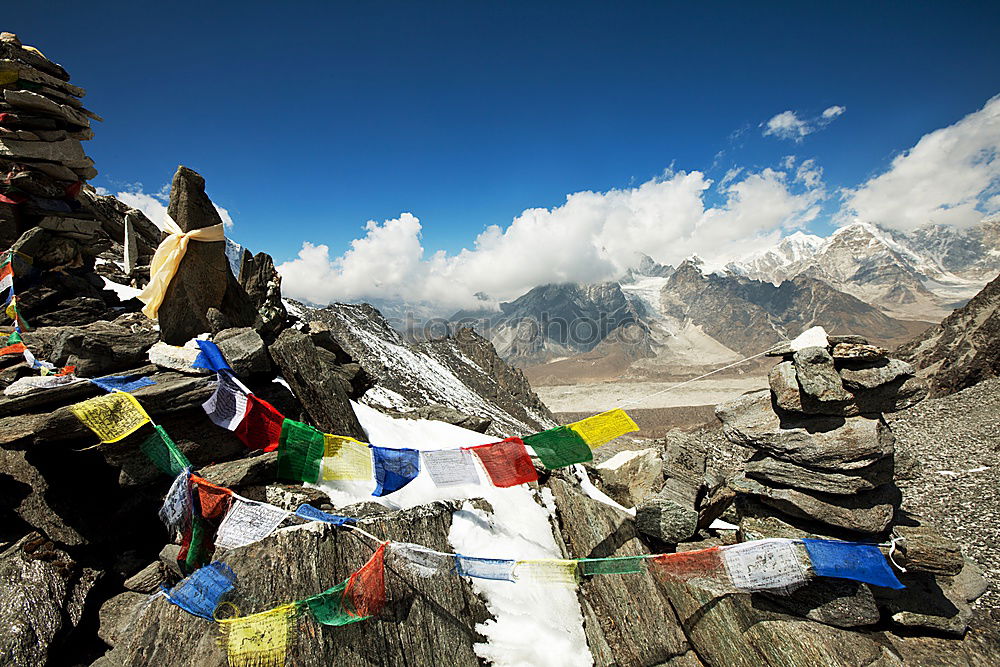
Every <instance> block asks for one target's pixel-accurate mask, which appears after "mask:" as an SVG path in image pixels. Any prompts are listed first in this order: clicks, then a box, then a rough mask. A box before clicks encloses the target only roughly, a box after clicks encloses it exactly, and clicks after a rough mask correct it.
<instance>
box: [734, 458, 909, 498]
mask: <svg viewBox="0 0 1000 667" xmlns="http://www.w3.org/2000/svg"><path fill="white" fill-rule="evenodd" d="M892 464H893V459H892V457H886V458H884V459H881V460H879V461H876V462H875V463H872V464H870V465H868V466H865V467H864V468H858V469H855V470H845V471H844V472H833V471H831V470H814V469H812V468H809V467H808V466H803V465H797V464H795V463H790V462H788V461H782V460H781V459H777V458H774V457H773V456H767V455H760V454H759V455H757V456H754V457H753V458H752V459H750V460H749V461H747V463H746V464H745V465H744V466H743V469H744V471H746V474H747V475H748V476H749V477H753V478H754V479H758V480H761V481H763V482H765V483H768V484H772V485H778V486H792V487H795V488H797V489H805V490H807V491H822V492H824V493H832V494H837V495H851V494H854V493H858V492H859V491H871V490H872V489H874V488H875V487H878V486H881V485H883V484H888V483H890V482H892V479H893V465H892Z"/></svg>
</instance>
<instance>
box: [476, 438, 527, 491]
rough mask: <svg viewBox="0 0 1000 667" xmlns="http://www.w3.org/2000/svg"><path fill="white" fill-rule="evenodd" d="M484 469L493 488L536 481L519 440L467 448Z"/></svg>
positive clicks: (507, 440) (510, 439)
mask: <svg viewBox="0 0 1000 667" xmlns="http://www.w3.org/2000/svg"><path fill="white" fill-rule="evenodd" d="M466 449H468V450H470V451H472V452H473V453H474V454H475V455H476V456H478V457H479V460H480V461H482V463H483V467H484V468H486V474H487V475H489V476H490V481H492V482H493V485H494V486H498V487H501V488H503V487H508V486H517V485H518V484H525V483H528V482H534V481H536V480H537V479H538V473H536V472H535V466H534V465H533V464H532V463H531V457H530V456H528V451H527V450H526V449H525V448H524V442H523V441H522V440H521V439H520V438H507V439H506V440H501V441H500V442H494V443H491V444H488V445H477V446H475V447H467V448H466Z"/></svg>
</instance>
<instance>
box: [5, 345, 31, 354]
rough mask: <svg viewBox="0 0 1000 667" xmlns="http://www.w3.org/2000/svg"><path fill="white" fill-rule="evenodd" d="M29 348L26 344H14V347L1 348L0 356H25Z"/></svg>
mask: <svg viewBox="0 0 1000 667" xmlns="http://www.w3.org/2000/svg"><path fill="white" fill-rule="evenodd" d="M26 349H27V348H26V347H25V346H24V343H14V344H13V345H8V346H7V347H4V348H0V356H3V355H6V354H24V351H25V350H26Z"/></svg>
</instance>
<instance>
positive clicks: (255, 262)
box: [237, 252, 288, 336]
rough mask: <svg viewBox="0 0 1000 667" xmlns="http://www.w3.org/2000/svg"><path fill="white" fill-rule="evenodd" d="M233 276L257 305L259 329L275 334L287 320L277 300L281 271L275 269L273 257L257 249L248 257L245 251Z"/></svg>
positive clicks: (255, 305)
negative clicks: (240, 265)
mask: <svg viewBox="0 0 1000 667" xmlns="http://www.w3.org/2000/svg"><path fill="white" fill-rule="evenodd" d="M237 277H238V278H239V281H240V285H242V286H243V289H245V290H246V293H247V295H248V296H249V297H250V301H251V302H253V304H254V307H256V308H257V313H258V315H260V319H261V331H262V332H264V333H265V334H266V335H270V336H274V335H277V333H278V331H280V330H281V328H283V327H284V324H285V321H286V320H287V319H288V311H287V310H286V309H285V304H284V303H283V302H282V300H281V274H280V273H278V272H277V270H275V268H274V260H273V259H271V256H270V255H268V254H267V253H263V252H259V253H257V254H256V255H254V256H252V257H251V256H250V253H249V252H247V253H245V258H244V262H243V266H242V269H241V270H240V275H239V276H237Z"/></svg>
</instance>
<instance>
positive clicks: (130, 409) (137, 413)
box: [69, 391, 149, 442]
mask: <svg viewBox="0 0 1000 667" xmlns="http://www.w3.org/2000/svg"><path fill="white" fill-rule="evenodd" d="M69 409H70V412H72V413H73V414H74V415H76V418H77V419H79V420H80V421H81V422H83V424H84V426H86V427H87V428H89V429H90V430H91V431H93V432H94V433H95V434H96V435H97V437H98V438H100V439H101V442H118V441H119V440H121V439H122V438H124V437H125V436H127V435H130V434H132V433H135V432H136V431H137V430H138V429H139V428H140V427H141V426H142V425H143V424H147V423H148V422H149V415H147V414H146V411H145V410H143V409H142V406H141V405H139V401H137V400H135V397H134V396H132V394H129V393H127V392H123V391H116V392H114V393H111V394H107V395H106V396H98V397H97V398H91V399H89V400H86V401H83V402H82V403H77V404H75V405H71V406H69Z"/></svg>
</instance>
